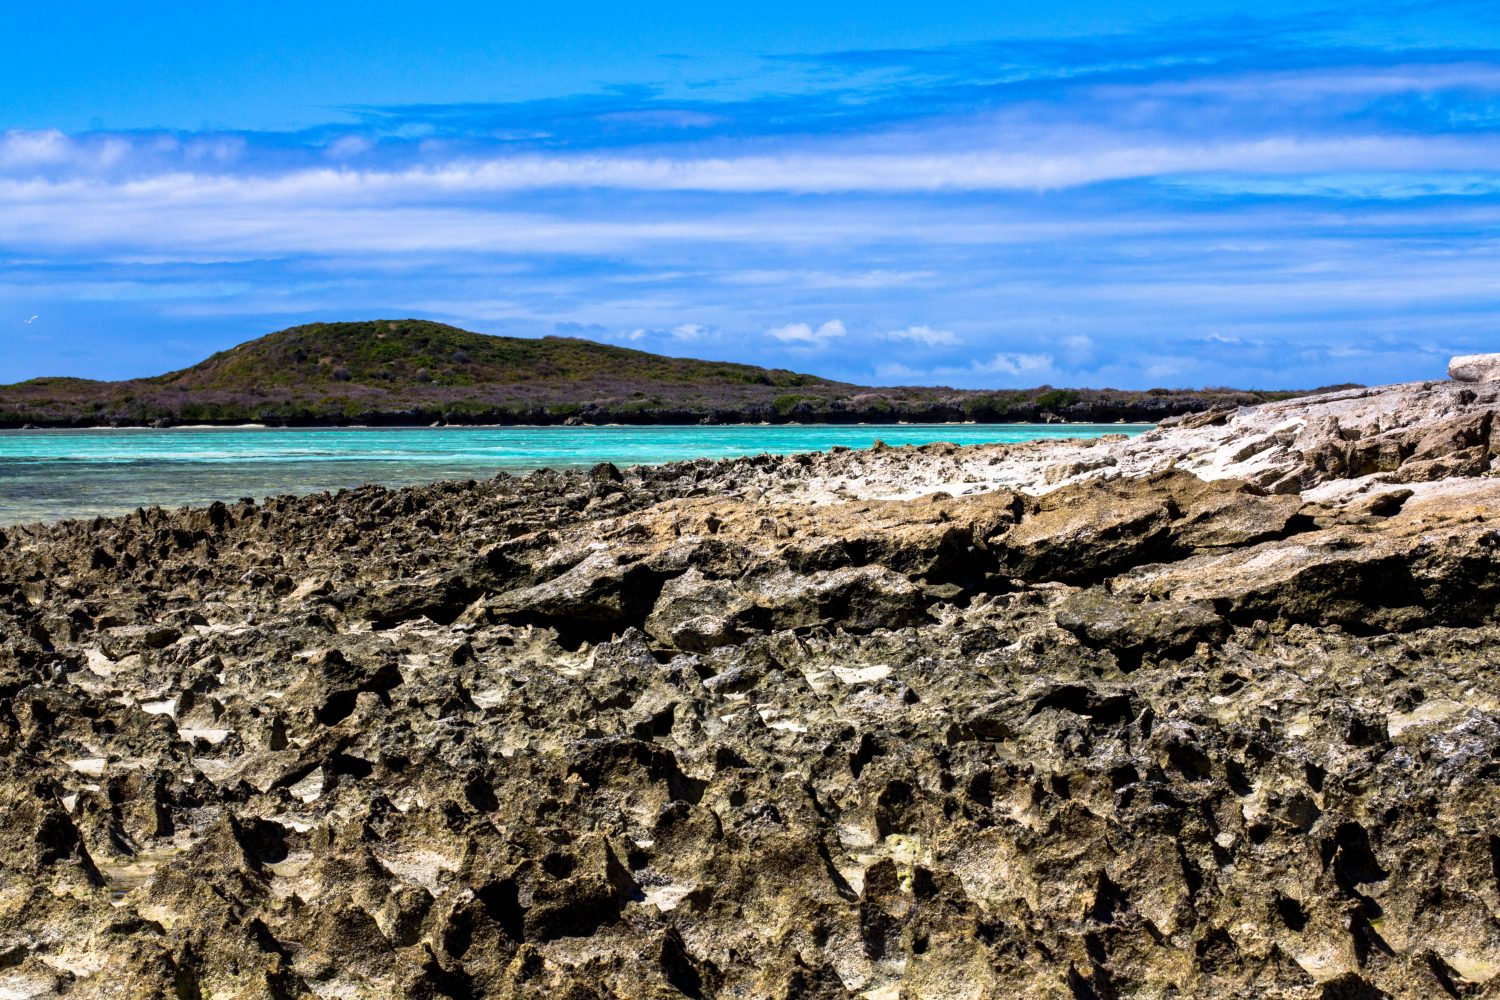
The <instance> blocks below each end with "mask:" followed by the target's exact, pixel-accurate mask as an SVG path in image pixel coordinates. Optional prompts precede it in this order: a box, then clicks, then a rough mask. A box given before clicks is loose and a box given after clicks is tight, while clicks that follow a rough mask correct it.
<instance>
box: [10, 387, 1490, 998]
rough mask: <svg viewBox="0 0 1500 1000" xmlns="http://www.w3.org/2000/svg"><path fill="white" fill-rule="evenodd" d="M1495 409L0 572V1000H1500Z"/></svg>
mask: <svg viewBox="0 0 1500 1000" xmlns="http://www.w3.org/2000/svg"><path fill="white" fill-rule="evenodd" d="M1497 409H1500V383H1494V382H1479V383H1473V384H1458V383H1452V382H1442V383H1420V384H1414V385H1408V386H1396V387H1388V388H1385V389H1371V390H1352V391H1348V392H1340V393H1333V394H1329V395H1325V396H1319V397H1314V398H1310V399H1302V400H1293V401H1288V402H1284V403H1274V404H1268V405H1264V406H1260V407H1256V408H1249V409H1241V410H1221V411H1210V412H1207V413H1203V414H1197V415H1193V416H1190V417H1187V418H1184V419H1181V420H1179V421H1177V422H1176V423H1175V424H1173V425H1171V426H1164V427H1163V428H1161V429H1159V430H1157V431H1153V432H1151V433H1149V434H1146V435H1143V436H1141V437H1137V438H1133V439H1125V438H1123V437H1118V438H1112V439H1103V440H1098V441H1089V442H1062V443H1054V444H1034V445H1022V446H1010V447H1004V446H986V447H977V448H956V447H954V446H951V445H934V446H927V447H923V448H914V449H913V448H886V447H877V448H875V449H872V450H869V451H864V452H850V451H838V452H835V453H833V454H830V455H824V456H792V457H787V458H770V457H760V458H753V459H744V460H738V461H723V462H710V461H700V462H689V463H679V464H676V465H670V466H663V467H659V468H640V469H630V470H625V471H623V472H622V471H621V470H618V469H615V468H613V467H610V466H601V467H599V468H596V469H594V470H592V471H590V472H586V473H584V472H579V473H558V472H544V473H537V474H535V475H532V476H528V477H525V478H512V477H505V476H502V477H499V478H497V479H495V480H492V481H487V482H469V483H440V484H436V485H433V486H430V487H422V488H413V489H405V490H396V491H393V490H385V489H380V488H375V487H369V488H363V489H359V490H353V491H346V492H342V493H340V494H338V495H335V496H330V495H327V494H320V495H316V496H310V497H303V498H290V497H283V498H275V499H271V500H268V501H266V502H264V503H255V502H251V501H249V500H245V501H241V502H239V503H236V504H228V505H226V504H215V505H213V506H211V507H208V508H204V509H196V510H183V511H177V512H168V511H162V510H143V511H140V512H138V513H137V514H136V515H134V516H131V517H125V518H119V519H113V520H97V521H93V522H87V523H84V522H75V523H68V524H61V525H52V526H34V527H26V528H16V529H9V530H7V531H6V533H5V534H3V535H0V695H3V697H0V755H3V760H4V762H5V764H6V767H5V768H4V770H3V772H0V787H3V795H0V844H3V845H4V850H3V852H0V995H12V996H49V995H62V996H82V997H94V996H101V997H102V996H131V997H134V996H148V997H149V996H157V997H184V996H186V997H259V996H277V997H282V996H285V997H292V996H315V995H316V996H340V997H388V996H418V997H479V996H487V997H537V998H542V997H545V998H549V1000H551V998H563V997H566V998H577V1000H582V998H594V997H598V998H603V997H624V998H646V997H651V998H667V997H779V998H788V1000H790V998H807V997H812V998H830V1000H832V998H847V997H866V998H869V1000H895V998H901V997H909V998H916V997H958V998H976V1000H977V998H1008V997H1046V998H1054V997H1055V998H1109V997H1173V996H1176V997H1208V996H1212V997H1246V998H1249V997H1288V998H1293V997H1295V998H1325V1000H1333V998H1375V997H1412V998H1417V997H1421V998H1430V997H1497V996H1500V916H1497V915H1500V820H1497V817H1500V780H1497V779H1500V675H1497V673H1496V671H1495V669H1494V659H1495V653H1494V651H1495V650H1496V649H1497V648H1500V614H1497V604H1500V568H1497V566H1500V564H1497V558H1496V557H1497V549H1500V520H1497V515H1500V481H1497V479H1496V478H1494V476H1493V475H1492V471H1491V466H1492V465H1493V464H1494V462H1495V461H1496V456H1497V455H1500V429H1497V428H1496V426H1495V420H1494V414H1495V412H1496V411H1497Z"/></svg>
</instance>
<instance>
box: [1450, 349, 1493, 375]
mask: <svg viewBox="0 0 1500 1000" xmlns="http://www.w3.org/2000/svg"><path fill="white" fill-rule="evenodd" d="M1448 377H1449V378H1451V379H1453V380H1454V381H1456V382H1494V381H1496V380H1497V379H1500V354H1461V355H1459V356H1458V357H1456V358H1453V359H1452V360H1450V361H1449V362H1448Z"/></svg>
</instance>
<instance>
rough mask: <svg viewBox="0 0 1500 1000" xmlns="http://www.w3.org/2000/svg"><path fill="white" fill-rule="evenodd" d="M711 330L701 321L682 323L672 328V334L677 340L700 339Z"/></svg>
mask: <svg viewBox="0 0 1500 1000" xmlns="http://www.w3.org/2000/svg"><path fill="white" fill-rule="evenodd" d="M711 332H712V331H711V330H709V328H708V327H706V326H704V325H702V324H701V323H683V324H682V325H681V326H675V327H673V328H672V336H674V337H676V338H677V339H678V340H701V339H702V338H703V337H706V336H708V335H709V334H710V333H711Z"/></svg>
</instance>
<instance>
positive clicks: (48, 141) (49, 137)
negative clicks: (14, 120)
mask: <svg viewBox="0 0 1500 1000" xmlns="http://www.w3.org/2000/svg"><path fill="white" fill-rule="evenodd" d="M75 151H76V147H75V146H74V144H73V140H72V139H70V138H68V136H67V135H66V134H65V133H63V132H60V131H58V130H57V129H55V128H54V129H42V130H39V131H28V130H25V129H11V130H9V131H7V132H5V133H4V134H3V135H0V166H5V167H37V166H41V165H43V164H53V163H63V162H66V161H67V160H68V159H69V157H70V156H72V155H73V154H74V153H75Z"/></svg>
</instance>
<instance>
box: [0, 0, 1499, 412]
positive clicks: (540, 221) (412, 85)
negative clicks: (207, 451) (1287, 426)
mask: <svg viewBox="0 0 1500 1000" xmlns="http://www.w3.org/2000/svg"><path fill="white" fill-rule="evenodd" d="M216 7H223V8H225V9H214V8H216ZM142 8H145V9H142ZM720 8H723V9H720ZM0 53H3V58H0V382H11V381H16V380H20V379H25V378H31V377H35V376H39V375H58V374H67V375H80V376H86V377H92V378H125V377H133V376H141V375H150V374H156V373H159V372H162V371H167V370H172V369H176V368H181V367H185V366H187V365H190V364H192V363H194V362H196V361H198V360H200V359H201V358H203V357H205V356H207V355H208V354H210V353H212V352H213V351H216V350H221V349H223V348H225V347H229V346H232V345H233V344H235V343H238V342H240V341H243V340H247V339H250V338H252V337H256V336H260V335H262V334H264V333H267V332H270V331H272V330H276V329H281V328H284V327H287V326H291V325H295V324H298V323H305V322H314V321H320V320H345V319H371V318H377V317H378V318H396V317H407V316H418V317H424V318H430V319H435V320H439V321H443V322H448V323H453V324H455V325H458V326H462V327H465V328H467V329H471V330H477V331H480V332H485V333H495V334H506V335H513V336H545V335H564V336H581V337H587V338H590V339H593V340H599V341H603V342H607V343H615V344H623V345H627V346H632V347H638V348H641V349H643V350H650V351H657V352H660V353H665V354H674V355H684V356H695V357H708V358H719V359H727V360H736V361H745V362H750V363H755V364H764V365H771V366H776V367H785V368H792V369H797V370H801V371H811V372H815V373H818V374H821V375H826V376H831V377H835V378H840V379H845V380H849V381H854V382H861V383H867V384H945V385H953V386H962V387H975V388H1005V387H1017V386H1035V385H1040V384H1052V385H1059V386H1061V385H1072V386H1084V385H1087V386H1114V387H1119V388H1149V387H1154V386H1168V387H1203V386H1220V385H1232V386H1240V387H1257V388H1311V387H1314V386H1320V385H1328V384H1334V383H1342V382H1365V383H1372V384H1373V383H1382V382H1392V381H1404V380H1412V379H1420V378H1433V377H1440V376H1441V375H1442V373H1443V369H1444V366H1445V363H1446V361H1447V358H1448V357H1449V356H1450V355H1453V354H1459V353H1473V352H1481V351H1491V350H1500V5H1497V4H1494V3H1493V2H1492V0H1486V2H1483V3H1478V2H1468V0H1449V2H1443V3H1435V2H1433V3H1429V2H1424V0H1411V2H1400V3H1380V2H1371V0H1366V2H1363V3H1359V4H1354V3H1333V4H1330V5H1318V4H1317V3H1313V4H1311V5H1309V4H1306V3H1302V4H1292V3H1280V2H1277V0H1263V2H1260V3H1256V4H1253V5H1252V4H1245V3H1234V2H1224V0H1198V2H1193V3H1188V2H1177V0H1152V2H1140V3H1121V2H1116V3H1105V2H1096V0H1087V2H1066V0H1052V2H1047V3H1043V2H1033V0H1022V2H1015V3H985V4H981V3H975V2H972V0H970V2H967V3H952V2H945V0H927V2H924V3H920V4H916V3H912V2H911V0H901V2H891V0H862V2H853V0H827V2H824V3H820V4H808V3H806V2H805V0H803V2H798V3H790V2H785V0H761V2H758V3H756V4H744V5H705V4H702V3H693V4H689V3H665V2H652V0H641V2H638V3H635V4H629V5H622V4H606V3H568V2H555V3H552V4H547V5H539V4H525V5H522V4H509V3H497V2H493V0H490V2H477V0H454V2H446V3H443V2H440V3H436V4H428V5H420V4H411V3H410V2H403V3H393V2H387V0H366V2H365V3H362V4H361V5H359V7H358V9H357V11H355V10H353V9H351V8H350V7H349V6H348V5H342V4H332V3H326V2H318V0H302V2H300V3H298V4H291V3H284V2H280V0H263V2H260V3H257V4H233V5H202V4H196V3H195V4H189V3H186V2H177V0H159V2H156V3H153V4H150V5H129V4H119V3H115V2H112V3H107V4H106V3H102V2H95V0H74V2H71V3H68V4H7V5H0Z"/></svg>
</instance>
